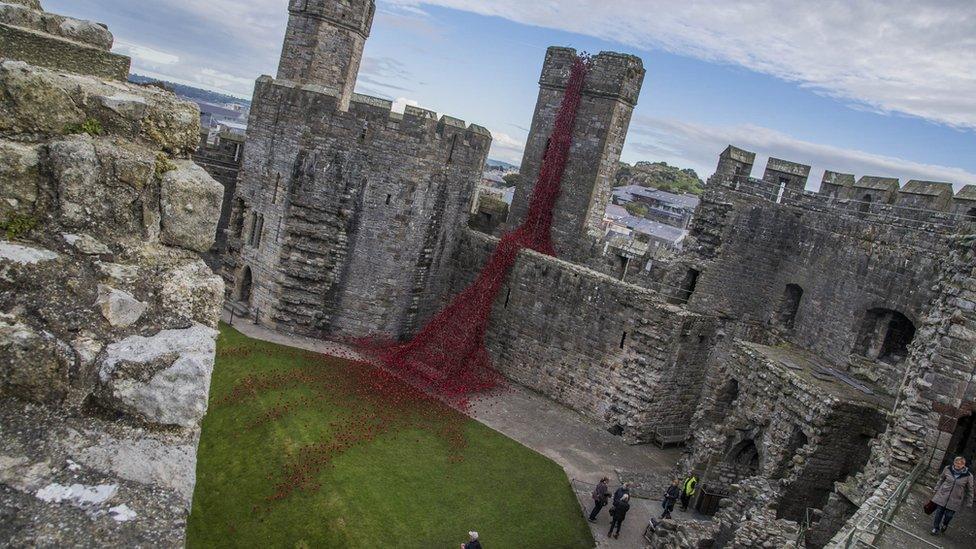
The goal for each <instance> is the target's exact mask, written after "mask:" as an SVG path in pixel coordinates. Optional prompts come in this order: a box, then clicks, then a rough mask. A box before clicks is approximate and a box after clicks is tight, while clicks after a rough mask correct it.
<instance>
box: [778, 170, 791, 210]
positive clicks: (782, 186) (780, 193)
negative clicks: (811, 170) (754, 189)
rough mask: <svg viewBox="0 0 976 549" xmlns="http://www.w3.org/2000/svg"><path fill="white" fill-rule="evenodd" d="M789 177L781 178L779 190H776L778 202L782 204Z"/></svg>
mask: <svg viewBox="0 0 976 549" xmlns="http://www.w3.org/2000/svg"><path fill="white" fill-rule="evenodd" d="M788 182H789V179H787V178H785V177H781V178H779V190H778V191H777V192H776V203H777V204H780V203H782V202H783V195H784V194H786V184H787V183H788Z"/></svg>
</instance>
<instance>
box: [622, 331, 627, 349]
mask: <svg viewBox="0 0 976 549" xmlns="http://www.w3.org/2000/svg"><path fill="white" fill-rule="evenodd" d="M626 341H627V332H624V333H623V334H622V335H621V336H620V348H621V349H623V348H624V343H626Z"/></svg>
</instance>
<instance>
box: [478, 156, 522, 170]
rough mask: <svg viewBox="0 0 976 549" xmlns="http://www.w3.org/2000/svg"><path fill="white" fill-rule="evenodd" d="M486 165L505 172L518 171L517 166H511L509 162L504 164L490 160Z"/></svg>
mask: <svg viewBox="0 0 976 549" xmlns="http://www.w3.org/2000/svg"><path fill="white" fill-rule="evenodd" d="M485 165H487V166H488V167H489V168H501V169H503V170H517V169H518V166H516V165H515V164H509V163H508V162H503V161H501V160H494V159H492V158H489V159H488V161H487V162H485Z"/></svg>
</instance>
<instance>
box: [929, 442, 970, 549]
mask: <svg viewBox="0 0 976 549" xmlns="http://www.w3.org/2000/svg"><path fill="white" fill-rule="evenodd" d="M964 501H965V504H966V506H967V507H972V506H973V475H972V474H971V473H970V472H969V468H968V467H966V459H965V458H963V457H962V456H957V457H956V458H955V459H954V460H952V465H946V467H945V469H943V470H942V474H941V475H940V476H939V482H938V483H936V485H935V493H934V494H932V503H934V504H935V505H936V508H935V513H934V514H935V520H934V522H933V523H932V535H933V536H937V535H939V532H945V531H946V528H948V527H949V521H951V520H952V517H953V515H955V514H956V511H958V510H960V509H961V508H962V506H963V502H964Z"/></svg>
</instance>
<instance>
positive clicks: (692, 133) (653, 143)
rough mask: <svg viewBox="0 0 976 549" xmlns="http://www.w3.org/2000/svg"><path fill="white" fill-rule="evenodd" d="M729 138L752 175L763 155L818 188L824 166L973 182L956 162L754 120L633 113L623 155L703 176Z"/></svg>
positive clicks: (904, 177) (757, 173)
mask: <svg viewBox="0 0 976 549" xmlns="http://www.w3.org/2000/svg"><path fill="white" fill-rule="evenodd" d="M730 144H731V145H735V146H737V147H740V148H743V149H746V150H749V151H752V152H755V153H757V156H756V164H755V166H753V174H752V175H753V176H754V177H762V172H763V170H764V169H765V165H766V160H767V158H768V157H769V156H774V157H777V158H782V159H784V160H791V161H794V162H799V163H801V164H808V165H810V166H812V170H811V172H810V179H809V182H808V184H807V187H808V188H810V189H817V188H819V186H820V180H821V179H822V177H823V171H824V170H825V169H827V170H833V171H838V172H844V173H853V174H855V175H856V176H858V177H860V176H862V175H879V176H885V177H897V178H899V179H901V181H902V183H903V184H904V183H905V182H906V181H908V180H909V179H926V180H933V181H947V182H949V183H953V184H955V186H956V188H957V189H958V188H959V187H961V186H962V185H966V184H976V174H973V173H971V172H967V171H966V170H962V169H959V168H952V167H946V166H939V165H934V164H923V163H920V162H913V161H910V160H905V159H901V158H895V157H891V156H883V155H879V154H873V153H868V152H864V151H858V150H851V149H843V148H840V147H835V146H832V145H824V144H821V143H811V142H809V141H803V140H801V139H797V138H795V137H792V136H790V135H787V134H784V133H782V132H779V131H776V130H771V129H769V128H764V127H760V126H754V125H739V126H728V127H720V126H706V125H702V124H692V123H688V122H680V121H677V120H671V119H666V118H654V117H648V116H637V117H635V118H634V121H633V124H632V125H631V129H630V135H629V137H628V143H627V150H626V151H625V157H628V158H629V157H631V156H634V157H635V158H653V159H660V160H664V161H666V162H668V163H670V164H674V165H677V166H680V167H683V168H684V167H690V168H694V169H695V170H696V171H697V172H698V175H699V176H701V177H702V178H703V179H704V178H707V177H708V175H710V174H711V173H712V172H713V171H715V164H716V163H717V162H718V155H719V153H720V152H722V151H723V150H724V149H725V147H726V146H728V145H730Z"/></svg>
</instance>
